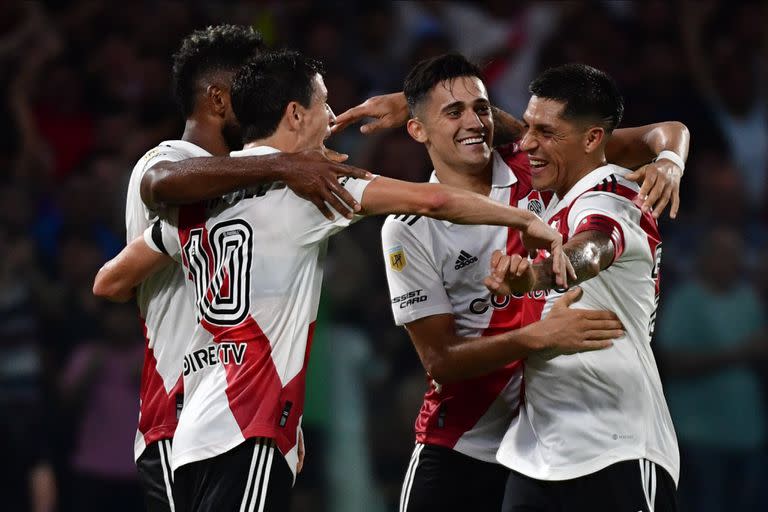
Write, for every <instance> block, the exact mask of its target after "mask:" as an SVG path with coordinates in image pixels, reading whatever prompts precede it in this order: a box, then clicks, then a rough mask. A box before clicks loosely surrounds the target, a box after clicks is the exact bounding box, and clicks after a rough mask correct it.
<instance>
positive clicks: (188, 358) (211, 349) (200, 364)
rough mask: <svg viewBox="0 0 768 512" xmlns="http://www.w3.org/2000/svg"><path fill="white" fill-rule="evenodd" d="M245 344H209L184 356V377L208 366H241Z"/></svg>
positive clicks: (227, 342)
mask: <svg viewBox="0 0 768 512" xmlns="http://www.w3.org/2000/svg"><path fill="white" fill-rule="evenodd" d="M246 345H247V344H246V343H233V342H229V341H226V342H222V343H211V344H210V345H208V346H205V347H203V348H201V349H198V350H195V351H194V352H190V353H189V354H187V355H185V356H184V376H187V375H189V374H190V373H195V372H198V371H200V370H202V369H203V368H206V367H208V366H214V365H217V364H219V363H223V364H230V363H233V364H237V365H241V364H243V359H244V358H245V347H246Z"/></svg>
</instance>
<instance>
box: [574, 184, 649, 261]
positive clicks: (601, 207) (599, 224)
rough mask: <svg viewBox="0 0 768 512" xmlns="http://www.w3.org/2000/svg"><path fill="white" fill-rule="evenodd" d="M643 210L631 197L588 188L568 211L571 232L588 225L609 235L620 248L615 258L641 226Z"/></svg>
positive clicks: (615, 246) (621, 252)
mask: <svg viewBox="0 0 768 512" xmlns="http://www.w3.org/2000/svg"><path fill="white" fill-rule="evenodd" d="M639 219H640V210H639V209H638V208H637V206H635V205H634V204H633V203H632V202H631V201H630V200H629V199H626V198H624V197H621V196H619V195H616V194H612V193H608V192H600V191H595V192H588V193H586V194H584V195H582V196H581V197H579V198H578V199H576V201H575V202H574V203H573V206H571V211H570V212H569V213H568V226H569V236H573V235H574V234H575V233H578V232H580V231H581V230H583V229H585V226H586V227H587V228H588V229H595V230H597V231H601V232H603V233H605V234H606V235H608V236H609V237H610V238H611V240H612V241H613V244H614V248H615V249H616V255H615V259H618V258H619V257H620V256H621V254H623V253H624V251H625V250H626V249H627V236H630V235H631V234H632V233H633V232H635V231H637V229H638V228H639Z"/></svg>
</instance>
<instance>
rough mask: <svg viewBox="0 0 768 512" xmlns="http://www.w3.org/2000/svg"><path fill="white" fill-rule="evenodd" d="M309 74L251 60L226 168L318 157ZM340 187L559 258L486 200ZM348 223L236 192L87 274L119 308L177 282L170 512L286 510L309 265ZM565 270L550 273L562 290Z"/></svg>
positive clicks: (287, 63) (308, 313) (381, 207)
mask: <svg viewBox="0 0 768 512" xmlns="http://www.w3.org/2000/svg"><path fill="white" fill-rule="evenodd" d="M319 71H320V68H319V67H318V64H317V63H316V62H314V61H312V60H310V59H307V58H306V57H303V56H301V55H300V54H297V53H292V52H282V53H269V54H264V55H261V56H259V57H257V58H256V59H254V60H253V61H252V62H251V63H249V64H248V65H246V66H245V67H244V68H243V69H242V70H240V71H239V72H238V73H237V75H236V77H235V78H234V80H233V85H232V103H233V105H234V110H235V113H236V115H237V118H238V119H239V120H240V123H241V125H242V130H243V137H244V141H245V142H246V145H245V149H243V150H242V151H238V152H234V153H233V156H236V157H241V158H244V157H246V156H247V155H262V154H273V153H277V152H278V151H283V152H297V151H302V150H306V149H308V148H313V147H318V146H319V145H320V144H321V143H322V142H323V140H324V139H325V138H326V137H327V136H328V135H329V134H330V126H331V124H332V122H333V119H334V117H333V114H332V112H330V109H329V108H328V105H327V103H326V99H327V91H326V89H325V85H324V83H323V80H322V76H321V74H320V72H319ZM255 98H258V99H259V101H254V99H255ZM342 186H343V187H344V188H345V189H346V190H347V191H348V192H349V193H350V194H351V195H352V196H353V197H354V198H355V199H356V200H357V201H359V202H360V204H361V207H362V210H361V213H363V214H367V215H372V214H382V213H405V214H413V215H431V216H435V217H437V218H443V219H446V220H451V221H452V222H456V223H463V222H472V223H494V224H499V225H505V226H510V227H512V228H515V229H520V230H522V231H523V232H524V233H525V234H526V236H527V237H528V239H529V240H530V241H531V242H532V243H533V245H534V246H539V247H541V246H545V247H547V248H550V249H551V250H552V251H553V252H554V253H555V254H557V253H558V252H560V250H559V244H560V240H561V237H560V235H559V234H558V233H556V232H555V231H554V230H552V229H551V228H549V227H548V226H546V225H545V224H544V223H542V222H541V221H540V220H539V219H538V218H537V217H536V216H535V215H533V214H532V213H530V212H528V211H527V210H519V209H516V208H511V207H509V206H507V205H503V204H499V203H498V202H495V201H492V200H489V199H488V198H487V197H483V196H480V195H477V194H473V193H470V192H467V191H462V190H458V189H453V188H451V187H445V186H443V185H437V184H423V183H422V184H414V183H407V182H401V181H397V180H392V179H388V178H385V177H376V178H375V179H373V180H371V181H369V180H361V179H354V178H346V179H344V180H343V181H342ZM350 222H351V220H350V219H349V218H347V217H344V216H339V217H337V218H336V219H335V220H332V221H331V220H328V219H327V218H325V217H323V216H322V215H321V214H320V213H319V212H318V211H317V210H316V209H315V207H314V206H312V205H311V204H310V203H308V202H306V201H303V200H301V199H299V198H298V197H297V196H296V195H295V194H294V193H292V192H291V191H290V190H288V189H287V188H285V187H284V186H281V185H274V186H272V187H271V188H258V189H251V190H243V191H240V192H238V193H235V194H231V195H228V196H225V197H222V198H218V199H215V200H211V201H208V202H205V203H200V204H198V205H195V206H191V207H183V208H181V209H179V211H178V215H177V216H175V218H172V219H170V220H168V221H165V220H164V221H157V222H156V223H154V224H153V225H152V226H151V227H149V228H148V229H147V230H146V231H145V233H144V237H143V238H141V237H140V238H138V239H136V240H135V241H134V242H132V243H131V244H130V245H129V246H128V247H127V248H126V249H125V250H124V251H123V252H122V253H121V254H120V255H118V256H117V257H116V258H115V259H114V260H113V261H112V262H110V263H108V264H107V265H105V267H103V268H102V270H101V271H100V272H99V275H98V276H97V278H96V283H95V284H94V292H95V293H96V294H97V295H101V296H107V297H111V298H113V299H128V298H129V297H130V296H131V290H132V288H133V287H134V286H135V285H136V284H137V283H139V282H140V281H141V280H142V279H144V278H145V277H146V276H147V275H149V274H151V273H152V272H153V271H156V270H157V269H159V268H164V267H165V266H166V265H167V263H169V262H172V260H171V259H170V258H169V257H168V256H166V255H165V254H161V253H167V254H169V255H171V256H173V257H174V258H175V259H176V260H177V262H178V263H180V264H182V265H183V266H184V273H185V275H186V276H187V277H188V280H187V286H188V296H192V297H194V304H195V307H194V309H195V314H196V318H197V322H194V321H193V322H192V324H193V325H194V330H193V332H192V335H191V338H190V340H189V341H188V342H186V343H184V355H183V375H184V389H185V403H184V407H183V408H182V411H181V416H180V419H179V424H178V427H177V429H176V433H175V437H174V447H173V452H172V456H171V467H172V469H173V470H174V471H175V475H174V476H175V481H174V497H175V499H176V505H177V506H178V508H179V509H183V510H217V511H227V510H244V509H247V510H286V509H287V507H288V504H289V501H290V489H291V486H292V483H293V480H294V476H295V471H296V464H297V436H298V429H299V426H300V422H301V415H302V410H303V402H304V374H305V369H306V364H307V359H308V355H309V347H310V344H311V339H312V332H313V329H314V322H315V318H316V313H317V306H318V301H319V294H320V286H321V282H322V267H321V263H322V261H323V259H324V255H325V248H326V242H327V239H328V237H330V236H331V235H332V234H334V233H336V232H338V231H339V230H341V229H343V228H344V227H346V226H348V225H349V224H350ZM566 270H567V269H566V266H565V265H561V267H560V268H558V269H557V270H556V272H558V273H559V274H561V279H562V280H563V281H565V274H566ZM571 346H572V342H570V340H569V342H568V347H571Z"/></svg>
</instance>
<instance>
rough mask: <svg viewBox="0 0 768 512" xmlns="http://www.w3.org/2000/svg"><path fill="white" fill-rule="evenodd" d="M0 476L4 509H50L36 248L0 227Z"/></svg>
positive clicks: (51, 488)
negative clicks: (0, 465)
mask: <svg viewBox="0 0 768 512" xmlns="http://www.w3.org/2000/svg"><path fill="white" fill-rule="evenodd" d="M0 246H2V247H3V257H2V258H0V418H2V419H1V420H0V449H2V453H3V455H4V461H3V464H2V468H3V469H2V470H0V479H1V480H2V481H3V487H4V489H6V491H5V492H4V493H3V509H4V510H9V511H17V510H19V511H21V510H34V511H36V512H37V511H40V512H44V511H45V512H50V511H52V510H53V509H54V505H55V503H56V498H57V496H56V482H55V478H54V476H53V470H52V467H51V464H50V460H51V459H50V457H51V453H50V448H51V446H50V445H49V443H48V441H49V439H50V435H49V434H50V432H49V431H48V427H47V425H48V423H47V422H48V420H49V416H50V407H49V404H48V397H47V396H46V394H45V388H44V386H45V382H44V380H45V375H44V370H45V361H44V357H43V352H42V346H41V336H40V335H41V329H40V326H41V320H40V311H39V309H40V308H39V301H38V291H39V288H40V287H42V286H43V284H44V282H43V278H42V276H40V275H39V272H38V271H37V268H36V267H37V265H36V260H35V252H34V246H33V245H32V243H31V241H30V240H29V239H27V238H26V237H24V236H23V235H22V234H20V233H11V232H8V231H7V230H5V229H4V228H3V226H0Z"/></svg>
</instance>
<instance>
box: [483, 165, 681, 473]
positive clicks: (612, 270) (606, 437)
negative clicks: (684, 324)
mask: <svg viewBox="0 0 768 512" xmlns="http://www.w3.org/2000/svg"><path fill="white" fill-rule="evenodd" d="M628 172H629V171H628V170H626V169H623V168H621V167H617V166H614V165H606V166H603V167H600V168H598V169H595V170H594V171H592V172H591V173H589V174H588V175H587V176H585V177H584V178H582V179H581V180H580V181H579V182H578V183H576V185H574V187H573V188H572V189H571V190H570V191H569V192H568V193H567V194H566V195H565V197H564V198H563V199H562V200H558V198H557V197H555V198H554V200H553V201H552V204H550V206H549V208H548V209H547V211H546V214H545V216H546V219H547V222H549V223H550V225H552V226H553V227H555V228H556V229H558V230H559V231H560V233H561V234H562V235H563V239H564V240H566V241H567V239H568V238H570V237H572V236H574V234H576V233H579V232H581V231H586V230H598V231H602V232H604V233H606V234H608V235H609V236H610V237H611V239H612V240H613V242H614V246H615V247H616V253H615V259H614V261H613V263H612V264H611V266H610V267H608V268H607V269H605V270H603V271H601V272H600V273H599V274H598V276H597V277H595V278H593V279H590V280H588V281H585V282H584V283H582V284H581V285H580V286H581V288H583V290H584V295H583V297H582V298H581V300H579V301H578V302H577V303H575V304H574V305H573V307H574V308H583V309H595V310H597V309H605V310H610V311H613V312H615V313H616V314H617V315H618V316H619V319H620V320H621V322H622V323H623V325H624V327H625V329H626V334H625V335H624V336H623V337H621V338H619V339H616V340H614V344H613V346H612V347H611V348H609V349H605V350H599V351H595V352H585V353H581V354H575V355H569V356H559V357H555V358H552V359H545V358H542V357H538V356H531V357H529V358H528V359H527V360H526V362H525V369H524V380H525V403H524V406H523V407H521V409H520V414H519V415H518V417H517V418H515V420H514V421H513V422H512V425H511V427H510V429H509V431H508V432H507V434H506V435H505V437H504V441H503V442H502V444H501V447H500V449H499V454H498V460H499V461H500V462H501V463H503V464H504V465H505V466H507V467H509V468H512V469H514V470H515V471H518V472H520V473H522V474H524V475H527V476H529V477H532V478H536V479H539V480H566V479H571V478H577V477H581V476H584V475H588V474H591V473H594V472H596V471H599V470H601V469H603V468H605V467H607V466H609V465H611V464H614V463H616V462H620V461H624V460H632V459H641V458H644V459H649V460H651V461H653V462H655V463H656V464H659V465H660V466H662V467H663V468H664V469H666V470H667V472H669V474H670V475H671V476H672V478H673V479H674V480H675V482H677V479H678V475H679V467H680V459H679V453H678V447H677V438H676V436H675V431H674V427H673V426H672V420H671V418H670V415H669V411H668V409H667V404H666V400H665V398H664V393H663V391H662V387H661V381H660V379H659V372H658V369H657V367H656V361H655V359H654V356H653V352H652V351H651V345H650V343H651V337H652V334H653V324H654V321H655V317H656V307H657V304H658V302H657V301H658V291H659V289H658V284H659V265H660V260H661V238H660V236H659V232H658V229H657V225H656V221H655V220H654V219H653V217H652V216H651V214H650V213H646V214H643V213H642V211H641V209H640V206H639V201H638V200H637V193H638V190H639V189H638V187H637V185H636V184H634V183H632V182H630V181H628V180H626V179H625V178H624V175H625V174H626V173H628ZM560 295H561V294H560V293H557V292H550V293H549V294H548V298H547V304H546V307H545V310H544V316H546V315H547V313H548V312H549V311H550V309H551V307H552V304H553V303H554V301H556V300H557V299H558V297H560Z"/></svg>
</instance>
